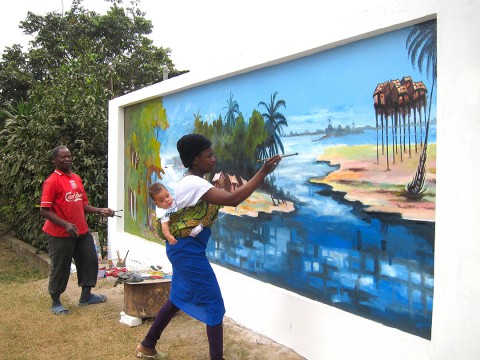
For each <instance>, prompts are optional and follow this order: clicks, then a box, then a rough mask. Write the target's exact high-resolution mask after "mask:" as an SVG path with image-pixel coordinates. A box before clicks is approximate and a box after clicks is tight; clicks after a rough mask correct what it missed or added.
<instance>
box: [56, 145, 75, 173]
mask: <svg viewBox="0 0 480 360" xmlns="http://www.w3.org/2000/svg"><path fill="white" fill-rule="evenodd" d="M52 155H53V163H54V164H55V168H56V169H58V170H61V171H63V172H64V173H69V172H70V169H71V167H72V154H71V153H70V150H68V148H67V147H66V146H65V145H59V146H57V147H56V148H55V149H53V152H52Z"/></svg>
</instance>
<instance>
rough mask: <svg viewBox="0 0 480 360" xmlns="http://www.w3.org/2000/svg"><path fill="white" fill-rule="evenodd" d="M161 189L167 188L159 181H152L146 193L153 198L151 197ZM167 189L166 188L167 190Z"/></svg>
mask: <svg viewBox="0 0 480 360" xmlns="http://www.w3.org/2000/svg"><path fill="white" fill-rule="evenodd" d="M163 189H165V190H167V188H166V187H165V185H163V184H160V183H154V184H152V185H150V187H149V188H148V195H149V196H150V198H151V199H152V200H153V197H154V196H155V195H157V194H158V193H159V192H160V191H162V190H163ZM167 191H168V190H167Z"/></svg>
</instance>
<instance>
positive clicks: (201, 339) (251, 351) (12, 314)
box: [0, 236, 303, 360]
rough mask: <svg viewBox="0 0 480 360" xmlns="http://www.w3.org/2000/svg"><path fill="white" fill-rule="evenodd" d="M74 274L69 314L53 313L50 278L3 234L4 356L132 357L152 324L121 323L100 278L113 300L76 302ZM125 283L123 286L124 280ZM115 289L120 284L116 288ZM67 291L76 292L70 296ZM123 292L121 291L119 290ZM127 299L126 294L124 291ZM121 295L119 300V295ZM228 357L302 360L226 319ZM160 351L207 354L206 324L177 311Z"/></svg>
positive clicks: (0, 354) (189, 358) (0, 347)
mask: <svg viewBox="0 0 480 360" xmlns="http://www.w3.org/2000/svg"><path fill="white" fill-rule="evenodd" d="M75 280H76V279H75V278H71V279H70V281H69V288H67V291H66V293H65V294H64V295H65V296H64V295H62V302H63V304H64V305H65V306H66V307H67V308H68V309H69V310H70V315H69V316H54V315H53V314H51V313H50V311H49V309H50V305H51V301H50V296H49V295H48V291H47V286H48V279H47V278H46V277H45V276H44V275H42V274H41V273H39V272H37V271H35V270H33V269H31V268H29V267H28V265H27V262H26V260H25V259H22V258H21V257H19V256H18V255H17V254H16V253H15V252H13V251H12V250H11V249H10V247H9V245H8V244H7V243H6V242H5V241H4V240H2V238H1V236H0V309H2V321H1V322H0V358H1V359H8V360H17V359H18V360H20V359H29V360H31V359H37V360H47V359H48V360H51V359H79V360H80V359H81V360H89V359H96V360H98V359H109V360H110V359H112V360H122V359H134V358H135V355H134V349H135V347H136V345H137V344H138V342H139V341H141V340H142V339H143V337H144V336H145V334H146V333H147V331H148V329H149V328H150V325H151V320H144V322H143V324H142V325H140V326H137V327H128V326H127V325H124V324H121V323H119V319H120V311H121V310H122V308H121V307H120V308H119V305H118V302H115V301H113V298H111V297H110V292H108V291H110V290H112V289H113V288H112V282H111V281H109V280H105V281H103V282H99V285H98V286H97V291H98V293H107V294H108V296H109V301H107V302H106V303H103V304H99V305H95V306H86V307H79V306H78V305H77V304H76V301H77V300H78V298H77V292H78V288H77V286H76V281H75ZM120 286H121V285H120ZM114 289H119V288H118V287H117V288H114ZM67 293H70V295H72V294H73V296H66V294H67ZM119 294H120V293H119ZM120 296H122V299H123V295H122V294H120ZM117 300H118V299H117ZM224 324H225V326H224V329H225V331H224V348H225V358H226V359H229V360H266V359H282V360H299V359H303V358H302V357H301V356H299V355H298V354H296V353H295V352H293V351H291V350H290V349H288V348H285V347H283V346H280V345H278V344H276V343H273V342H271V341H270V340H268V339H266V338H264V337H261V336H260V335H258V334H255V333H252V332H250V331H248V330H247V329H244V328H242V327H240V326H238V325H236V324H234V323H233V322H232V321H230V320H227V319H226V321H225V323H224ZM157 350H159V351H162V352H167V353H169V354H170V359H175V360H204V359H208V342H207V337H206V332H205V325H204V324H203V323H201V322H199V321H196V320H194V319H192V318H190V317H189V316H187V315H185V314H184V313H180V314H179V315H177V316H175V317H174V319H173V320H172V322H171V323H170V325H169V326H168V327H167V329H166V330H165V332H164V333H163V335H162V339H161V341H160V342H159V344H158V345H157Z"/></svg>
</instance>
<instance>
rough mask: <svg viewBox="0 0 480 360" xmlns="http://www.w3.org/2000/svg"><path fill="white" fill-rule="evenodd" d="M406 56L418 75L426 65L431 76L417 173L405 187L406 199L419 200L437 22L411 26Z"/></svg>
mask: <svg viewBox="0 0 480 360" xmlns="http://www.w3.org/2000/svg"><path fill="white" fill-rule="evenodd" d="M406 46H407V50H408V55H409V56H410V59H411V61H412V65H413V67H415V65H417V66H418V70H419V71H420V73H422V72H423V70H424V64H425V63H426V72H427V76H429V75H430V74H431V75H432V89H431V91H430V103H429V105H428V118H427V124H426V129H425V142H424V146H423V149H422V153H421V154H420V159H419V162H418V167H417V171H416V173H415V176H414V178H413V180H412V181H411V182H410V183H408V185H407V186H406V187H405V194H406V196H407V197H411V198H420V197H421V196H422V195H423V193H424V192H425V190H426V187H425V177H426V169H425V165H426V162H427V146H428V130H429V127H430V115H431V110H432V97H433V89H434V86H435V80H436V78H437V21H436V20H430V21H427V22H424V23H421V24H418V25H415V26H413V28H412V30H411V31H410V33H409V34H408V37H407V42H406Z"/></svg>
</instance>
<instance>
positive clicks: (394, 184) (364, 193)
mask: <svg viewBox="0 0 480 360" xmlns="http://www.w3.org/2000/svg"><path fill="white" fill-rule="evenodd" d="M391 151H392V149H391V147H390V148H389V153H390V157H389V164H388V168H387V161H386V157H385V155H382V154H381V149H379V161H378V163H377V148H376V146H375V145H356V146H343V145H338V146H330V147H328V148H326V149H325V152H324V153H323V154H321V155H319V156H318V157H317V161H320V162H326V163H328V164H329V165H331V166H335V165H336V166H337V167H338V169H337V170H333V171H332V172H331V173H329V174H328V175H327V176H325V177H323V178H312V179H310V180H309V181H310V182H311V183H314V184H324V185H328V186H329V187H330V188H331V190H330V191H332V192H338V193H343V194H344V198H345V200H348V201H359V202H360V203H362V204H363V205H364V206H365V208H364V211H366V212H370V213H389V214H398V215H400V216H401V217H402V218H403V219H405V220H419V221H430V222H434V221H435V198H436V186H435V185H436V144H429V145H428V147H427V162H426V180H425V185H426V191H425V193H424V196H423V197H422V198H420V199H417V200H414V199H410V198H407V197H406V196H404V195H403V192H404V189H405V186H406V185H407V184H408V183H409V182H410V181H412V179H413V178H414V176H415V172H416V169H417V166H418V161H419V157H420V153H421V148H420V146H417V152H416V153H415V151H414V149H413V148H412V147H411V149H410V152H409V150H408V147H407V149H406V151H404V152H403V153H402V154H401V155H402V156H401V157H400V153H398V154H397V153H396V154H395V163H393V161H392V156H391Z"/></svg>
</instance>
